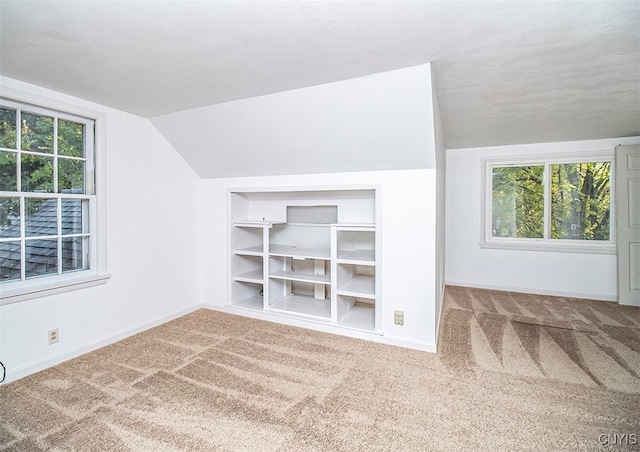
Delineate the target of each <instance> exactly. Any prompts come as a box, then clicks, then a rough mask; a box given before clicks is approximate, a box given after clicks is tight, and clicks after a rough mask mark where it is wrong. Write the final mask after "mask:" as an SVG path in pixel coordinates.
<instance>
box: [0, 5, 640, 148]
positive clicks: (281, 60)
mask: <svg viewBox="0 0 640 452" xmlns="http://www.w3.org/2000/svg"><path fill="white" fill-rule="evenodd" d="M0 29H1V31H0V74H2V75H4V76H7V77H10V78H14V79H18V80H22V81H25V82H29V83H34V84H37V85H40V86H44V87H47V88H51V89H54V90H57V91H61V92H64V93H68V94H71V95H74V96H78V97H81V98H85V99H88V100H92V101H95V102H98V103H101V104H105V105H108V106H112V107H115V108H118V109H120V110H124V111H128V112H131V113H135V114H138V115H141V116H144V117H149V118H151V117H155V116H159V115H166V114H169V113H174V112H177V111H182V110H186V109H191V108H195V107H201V106H206V105H212V104H217V103H221V102H227V101H231V100H236V99H243V98H248V97H253V96H259V95H264V94H269V93H275V92H279V91H285V90H290V89H295V88H300V87H306V86H312V85H318V84H322V83H328V82H332V81H337V80H343V79H349V78H354V77H359V76H363V75H368V74H373V73H377V72H383V71H388V70H392V69H397V68H402V67H409V66H415V65H419V64H423V63H427V62H433V70H434V74H435V80H436V89H437V95H438V100H439V104H440V109H441V112H442V117H443V123H444V129H445V135H446V142H447V147H449V148H460V147H474V146H485V145H501V144H513V143H530V142H547V141H564V140H580V139H591V138H608V137H620V136H632V135H640V2H638V1H636V0H630V1H618V0H608V1H517V0H514V1H511V2H506V1H473V2H471V1H389V0H384V1H374V0H371V1H367V0H364V1H293V0H290V1H282V2H274V1H242V0H235V1H188V0H187V1H179V0H173V1H171V0H162V1H143V0H127V1H124V0H122V1H121V0H112V1H76V0H65V1H55V2H54V1H30V0H18V1H15V0H0ZM178 151H180V149H178Z"/></svg>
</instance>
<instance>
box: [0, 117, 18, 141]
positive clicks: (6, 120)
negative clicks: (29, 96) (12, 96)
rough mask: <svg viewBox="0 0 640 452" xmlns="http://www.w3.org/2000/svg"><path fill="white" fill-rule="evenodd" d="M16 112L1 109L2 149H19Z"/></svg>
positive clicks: (0, 138)
mask: <svg viewBox="0 0 640 452" xmlns="http://www.w3.org/2000/svg"><path fill="white" fill-rule="evenodd" d="M16 139H17V134H16V111H15V110H9V109H7V108H0V147H3V148H9V149H18V148H17V144H18V143H17V141H16Z"/></svg>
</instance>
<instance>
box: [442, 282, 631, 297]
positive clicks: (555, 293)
mask: <svg viewBox="0 0 640 452" xmlns="http://www.w3.org/2000/svg"><path fill="white" fill-rule="evenodd" d="M446 284H447V285H448V286H461V287H471V288H477V289H488V290H501V291H505V292H520V293H530V294H534V295H550V296H554V297H567V298H582V299H585V300H599V301H616V302H617V301H618V298H617V296H616V295H603V294H593V293H584V292H565V291H561V290H552V289H539V288H535V289H532V288H529V287H519V286H502V285H495V284H482V283H475V282H474V283H470V282H462V281H450V280H447V281H446Z"/></svg>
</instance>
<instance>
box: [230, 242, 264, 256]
mask: <svg viewBox="0 0 640 452" xmlns="http://www.w3.org/2000/svg"><path fill="white" fill-rule="evenodd" d="M233 254H239V255H242V256H262V255H264V252H263V246H262V245H256V246H249V247H247V248H240V249H237V250H233Z"/></svg>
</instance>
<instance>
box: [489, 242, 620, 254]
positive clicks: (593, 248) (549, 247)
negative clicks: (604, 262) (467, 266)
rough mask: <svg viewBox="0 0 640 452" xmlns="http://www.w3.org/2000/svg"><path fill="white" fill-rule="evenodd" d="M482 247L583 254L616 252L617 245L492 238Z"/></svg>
mask: <svg viewBox="0 0 640 452" xmlns="http://www.w3.org/2000/svg"><path fill="white" fill-rule="evenodd" d="M480 248H484V249H496V250H516V251H543V252H548V253H583V254H616V245H615V244H612V243H606V244H597V243H587V244H585V243H584V242H582V243H571V242H569V241H567V240H562V241H559V242H558V243H556V241H554V242H549V241H543V240H531V241H522V240H518V241H511V240H508V241H507V240H491V241H483V242H480Z"/></svg>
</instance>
